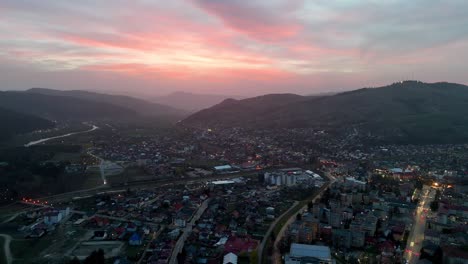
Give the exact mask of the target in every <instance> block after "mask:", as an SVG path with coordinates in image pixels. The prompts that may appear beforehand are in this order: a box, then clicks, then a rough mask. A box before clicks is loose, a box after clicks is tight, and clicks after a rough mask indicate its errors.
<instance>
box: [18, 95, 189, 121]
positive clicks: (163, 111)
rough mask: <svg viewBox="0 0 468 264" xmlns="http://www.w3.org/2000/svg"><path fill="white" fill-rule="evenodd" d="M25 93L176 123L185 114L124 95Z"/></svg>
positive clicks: (165, 106)
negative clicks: (96, 104) (102, 105)
mask: <svg viewBox="0 0 468 264" xmlns="http://www.w3.org/2000/svg"><path fill="white" fill-rule="evenodd" d="M26 92H27V93H32V94H43V95H53V96H66V97H73V98H77V99H83V100H88V101H93V102H101V103H106V104H112V105H115V106H119V107H124V108H128V109H130V110H132V111H135V112H136V113H137V114H139V115H141V116H148V117H158V118H164V119H167V120H174V121H177V120H180V119H181V118H183V117H184V116H186V112H185V111H183V110H179V109H176V108H174V107H170V106H168V105H164V104H158V103H152V102H148V101H145V100H142V99H138V98H135V97H130V96H124V95H110V94H102V93H95V92H89V91H82V90H72V91H61V90H54V89H46V88H31V89H29V90H27V91H26ZM169 105H170V103H169Z"/></svg>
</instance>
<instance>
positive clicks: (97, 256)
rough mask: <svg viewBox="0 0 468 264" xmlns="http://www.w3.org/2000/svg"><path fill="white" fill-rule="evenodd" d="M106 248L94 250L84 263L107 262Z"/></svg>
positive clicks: (98, 263) (99, 263)
mask: <svg viewBox="0 0 468 264" xmlns="http://www.w3.org/2000/svg"><path fill="white" fill-rule="evenodd" d="M105 262H106V260H105V257H104V250H102V249H99V250H98V251H93V252H92V253H91V254H90V255H89V256H88V257H87V258H86V259H85V260H84V264H105Z"/></svg>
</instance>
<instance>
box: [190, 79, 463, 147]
mask: <svg viewBox="0 0 468 264" xmlns="http://www.w3.org/2000/svg"><path fill="white" fill-rule="evenodd" d="M278 96H280V97H281V95H278ZM277 99H278V101H283V100H281V99H279V98H277ZM284 99H285V100H284V102H285V103H284V104H283V105H271V104H269V105H268V106H267V105H264V107H263V108H262V107H259V106H258V107H257V108H255V109H253V108H250V105H251V102H252V101H255V100H256V99H255V98H254V99H249V100H241V101H237V102H236V104H220V105H218V106H215V107H212V108H210V109H207V110H205V111H200V112H198V113H196V114H194V115H192V116H190V117H188V118H187V119H185V120H184V121H183V122H182V123H183V124H184V125H188V126H196V127H231V126H240V127H246V128H284V127H290V128H300V127H312V128H317V129H325V130H328V131H333V132H338V133H341V134H345V133H350V131H358V132H359V133H360V134H361V135H363V134H366V135H372V137H374V138H378V139H380V140H382V141H391V142H401V143H407V142H416V141H417V142H421V143H446V142H468V108H467V107H466V106H467V105H468V87H467V86H464V85H460V84H452V83H431V84H429V83H422V82H417V81H406V82H402V83H395V84H392V85H389V86H385V87H380V88H364V89H359V90H356V91H351V92H345V93H341V94H337V95H333V96H324V97H318V98H306V99H305V100H299V101H293V102H290V103H288V102H287V101H288V99H287V97H285V98H284ZM257 102H258V103H260V101H258V100H257ZM218 113H221V114H218ZM222 113H224V114H226V115H229V116H226V115H223V114H222Z"/></svg>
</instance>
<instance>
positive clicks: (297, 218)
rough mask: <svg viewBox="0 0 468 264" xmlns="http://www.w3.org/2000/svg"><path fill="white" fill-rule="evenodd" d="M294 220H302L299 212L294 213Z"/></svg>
mask: <svg viewBox="0 0 468 264" xmlns="http://www.w3.org/2000/svg"><path fill="white" fill-rule="evenodd" d="M296 220H297V221H301V220H302V215H301V214H300V213H298V214H297V215H296Z"/></svg>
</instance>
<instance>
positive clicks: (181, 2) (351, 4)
mask: <svg viewBox="0 0 468 264" xmlns="http://www.w3.org/2000/svg"><path fill="white" fill-rule="evenodd" d="M466 10H468V1H466V0H445V1H442V0H438V1H436V0H411V1H408V0H354V1H353V0H341V1H334V0H310V1H307V0H262V1H260V0H248V1H247V0H171V1H168V0H132V1H128V0H109V1H105V0H100V1H96V0H80V1H63V0H57V1H54V0H30V1H27V0H0V84H1V86H0V90H24V89H28V88H31V87H47V88H53V89H62V90H71V89H83V90H95V91H101V92H112V93H121V94H134V95H139V96H153V95H161V94H167V93H170V92H173V91H187V92H193V93H214V94H230V95H259V94H265V93H298V94H314V93H323V92H335V91H343V90H350V89H355V88H360V87H374V86H380V85H385V84H390V83H393V82H395V81H400V80H406V79H418V80H422V81H427V82H436V81H449V82H457V83H464V84H468V74H467V72H468V71H467V68H468V63H467V61H468V16H467V15H466Z"/></svg>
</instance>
